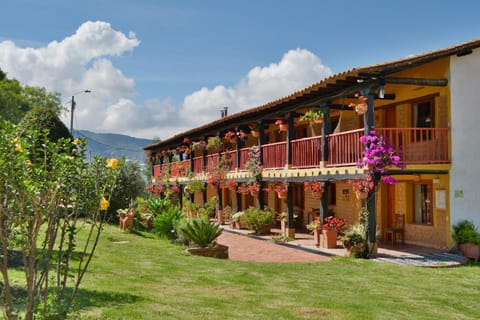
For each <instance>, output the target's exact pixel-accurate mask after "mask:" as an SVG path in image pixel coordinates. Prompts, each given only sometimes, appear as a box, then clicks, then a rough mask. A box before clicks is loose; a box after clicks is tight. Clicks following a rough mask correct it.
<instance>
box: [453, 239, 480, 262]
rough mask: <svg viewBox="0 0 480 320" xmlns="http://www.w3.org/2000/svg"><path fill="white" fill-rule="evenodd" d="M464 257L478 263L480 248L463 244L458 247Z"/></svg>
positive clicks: (471, 244) (475, 245)
mask: <svg viewBox="0 0 480 320" xmlns="http://www.w3.org/2000/svg"><path fill="white" fill-rule="evenodd" d="M458 246H459V248H460V251H461V252H462V255H463V256H464V257H466V258H469V259H474V260H475V262H478V258H479V257H480V246H479V245H478V244H475V243H461V244H459V245H458Z"/></svg>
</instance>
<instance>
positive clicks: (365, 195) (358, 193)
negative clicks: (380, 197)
mask: <svg viewBox="0 0 480 320" xmlns="http://www.w3.org/2000/svg"><path fill="white" fill-rule="evenodd" d="M355 197H356V198H357V200H365V199H367V198H368V193H367V192H364V191H358V190H357V191H355Z"/></svg>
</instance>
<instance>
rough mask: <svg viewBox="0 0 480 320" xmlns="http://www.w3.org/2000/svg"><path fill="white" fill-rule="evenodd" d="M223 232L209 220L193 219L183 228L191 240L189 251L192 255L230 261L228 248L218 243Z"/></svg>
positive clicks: (182, 230)
mask: <svg viewBox="0 0 480 320" xmlns="http://www.w3.org/2000/svg"><path fill="white" fill-rule="evenodd" d="M222 231H223V229H222V228H220V225H218V224H214V223H211V222H210V221H209V220H208V219H207V218H193V219H191V220H190V221H188V222H187V223H186V224H185V226H183V227H182V228H181V232H182V233H183V235H184V236H185V237H186V238H187V239H188V240H189V243H190V246H189V248H188V249H187V250H188V252H190V253H191V254H194V255H201V256H206V257H214V258H221V259H228V247H227V246H223V245H220V244H217V242H216V239H217V238H218V237H219V236H220V235H221V234H222Z"/></svg>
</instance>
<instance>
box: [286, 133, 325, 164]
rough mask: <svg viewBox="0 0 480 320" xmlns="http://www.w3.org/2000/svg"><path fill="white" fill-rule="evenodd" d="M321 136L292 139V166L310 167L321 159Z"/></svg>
mask: <svg viewBox="0 0 480 320" xmlns="http://www.w3.org/2000/svg"><path fill="white" fill-rule="evenodd" d="M321 146H322V137H321V136H317V137H311V138H303V139H297V140H293V141H292V167H294V168H312V167H318V166H319V165H320V160H321V159H322V148H321Z"/></svg>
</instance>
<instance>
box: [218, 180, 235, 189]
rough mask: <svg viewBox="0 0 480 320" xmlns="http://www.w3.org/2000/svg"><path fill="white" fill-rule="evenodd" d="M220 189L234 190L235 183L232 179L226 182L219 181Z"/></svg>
mask: <svg viewBox="0 0 480 320" xmlns="http://www.w3.org/2000/svg"><path fill="white" fill-rule="evenodd" d="M220 188H222V189H230V190H235V189H236V188H237V183H236V182H235V180H234V179H229V180H227V181H221V182H220Z"/></svg>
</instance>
